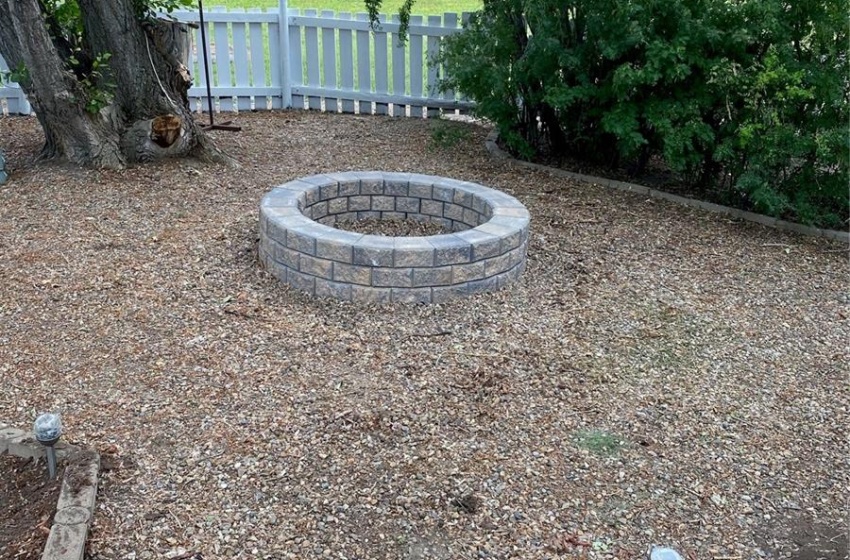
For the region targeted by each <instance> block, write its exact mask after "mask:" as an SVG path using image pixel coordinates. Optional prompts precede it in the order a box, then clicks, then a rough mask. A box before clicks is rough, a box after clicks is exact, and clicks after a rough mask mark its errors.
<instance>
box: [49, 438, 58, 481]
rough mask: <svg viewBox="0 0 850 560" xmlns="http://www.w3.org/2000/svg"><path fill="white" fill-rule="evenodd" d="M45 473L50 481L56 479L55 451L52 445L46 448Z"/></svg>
mask: <svg viewBox="0 0 850 560" xmlns="http://www.w3.org/2000/svg"><path fill="white" fill-rule="evenodd" d="M47 472H48V473H49V474H50V479H51V480H52V479H54V478H56V450H55V449H53V446H52V445H48V446H47Z"/></svg>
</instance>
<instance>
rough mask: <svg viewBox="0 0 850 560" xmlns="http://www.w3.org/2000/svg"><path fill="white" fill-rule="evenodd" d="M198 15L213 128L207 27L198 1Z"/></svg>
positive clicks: (202, 8) (200, 3) (201, 6)
mask: <svg viewBox="0 0 850 560" xmlns="http://www.w3.org/2000/svg"><path fill="white" fill-rule="evenodd" d="M198 15H199V16H200V19H201V42H202V43H203V44H204V45H203V51H204V76H205V77H206V81H207V104H208V105H207V106H208V107H209V110H210V126H215V123H214V121H213V102H212V90H211V89H210V64H209V55H208V54H207V26H206V24H205V23H204V3H203V1H202V0H198Z"/></svg>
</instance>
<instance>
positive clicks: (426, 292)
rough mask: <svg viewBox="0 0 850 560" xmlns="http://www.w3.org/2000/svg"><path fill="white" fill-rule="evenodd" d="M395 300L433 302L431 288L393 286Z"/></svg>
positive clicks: (398, 301)
mask: <svg viewBox="0 0 850 560" xmlns="http://www.w3.org/2000/svg"><path fill="white" fill-rule="evenodd" d="M392 291H393V295H392V298H393V302H397V303H431V288H393V289H392Z"/></svg>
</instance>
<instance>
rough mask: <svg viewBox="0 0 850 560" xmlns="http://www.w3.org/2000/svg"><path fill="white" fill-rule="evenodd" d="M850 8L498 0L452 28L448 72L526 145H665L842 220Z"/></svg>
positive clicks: (768, 209) (713, 183) (538, 150)
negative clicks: (460, 30) (462, 26)
mask: <svg viewBox="0 0 850 560" xmlns="http://www.w3.org/2000/svg"><path fill="white" fill-rule="evenodd" d="M844 23H846V6H844V5H843V3H842V2H840V1H839V0H801V1H800V2H797V3H795V4H794V5H793V6H790V7H789V5H788V4H787V3H786V2H781V1H780V0H740V1H739V2H734V3H733V2H727V1H726V0H669V1H665V2H659V1H657V0H632V1H628V2H627V1H624V0H566V1H565V0H487V1H485V3H484V9H483V10H482V11H481V12H479V13H477V14H476V15H475V16H474V17H473V18H472V20H471V21H470V22H469V24H468V25H467V26H466V28H465V30H464V32H463V33H461V34H459V35H456V36H453V37H450V38H448V39H447V40H446V42H445V45H444V49H443V51H442V53H441V56H440V62H441V63H442V64H443V65H444V66H445V68H446V70H447V76H448V77H447V78H446V79H445V80H444V82H443V88H444V89H453V90H457V91H461V92H462V93H464V94H466V95H467V96H469V97H470V98H472V99H473V100H475V101H476V103H477V107H476V110H477V112H478V113H479V114H481V115H482V116H484V117H487V118H489V119H491V120H493V121H494V122H495V123H496V125H497V127H498V129H499V132H500V134H501V137H502V139H503V141H504V142H505V143H506V144H507V145H508V146H509V147H510V148H511V149H512V150H513V151H514V152H515V153H517V154H519V155H520V156H522V157H526V158H531V157H534V156H535V155H541V154H545V155H549V156H555V157H559V156H564V155H567V154H569V155H570V156H571V157H578V158H583V159H586V160H590V161H594V162H596V163H600V164H604V165H611V166H625V167H627V168H628V169H630V170H631V171H632V172H633V173H635V174H638V175H639V174H640V173H641V172H643V171H644V170H645V169H646V166H647V164H648V163H649V161H650V160H652V159H653V158H661V159H662V160H663V161H664V162H665V163H666V165H667V166H668V167H669V168H671V169H672V170H674V171H675V172H677V173H678V174H679V176H680V177H681V178H682V179H683V180H684V181H685V182H687V183H689V184H690V185H691V186H692V188H693V189H695V190H697V191H700V192H702V194H703V195H704V196H707V197H709V198H714V199H717V200H720V201H722V202H726V203H731V204H736V205H738V206H741V207H743V208H746V209H752V210H755V211H758V212H763V213H767V214H770V215H773V216H777V217H782V218H786V219H795V220H799V221H802V222H806V223H816V224H819V225H823V226H828V227H840V226H841V224H842V222H843V221H845V220H847V219H848V196H847V185H848V183H847V179H848V148H850V140H848V138H850V132H848V126H847V124H848V118H850V111H849V110H848V98H849V97H850V96H849V95H848V90H850V79H848V78H847V76H848V57H847V49H846V46H847V43H848V33H847V28H846V25H844Z"/></svg>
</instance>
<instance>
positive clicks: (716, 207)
mask: <svg viewBox="0 0 850 560" xmlns="http://www.w3.org/2000/svg"><path fill="white" fill-rule="evenodd" d="M498 140H499V133H498V132H496V131H493V132H491V133H490V134H489V135H488V136H487V140H486V141H485V146H486V148H487V151H488V152H490V155H492V156H493V157H494V158H496V159H500V160H506V161H510V162H511V163H515V164H517V165H520V166H522V167H527V168H528V169H536V170H538V171H546V172H547V173H551V174H552V175H555V176H556V177H565V178H567V179H574V180H576V181H582V182H585V183H593V184H596V185H602V186H604V187H609V188H612V189H617V190H620V191H626V192H633V193H637V194H642V195H646V196H649V197H650V198H656V199H659V200H666V201H668V202H675V203H676V204H681V205H682V206H688V207H691V208H699V209H700V210H706V211H708V212H714V213H717V214H726V215H728V216H731V217H733V218H737V219H740V220H745V221H748V222H754V223H757V224H761V225H764V226H768V227H772V228H774V229H778V230H781V231H790V232H793V233H799V234H802V235H808V236H812V237H825V238H827V239H834V240H836V241H842V242H844V243H850V232H846V231H837V230H834V229H821V228H816V227H811V226H806V225H803V224H798V223H794V222H787V221H785V220H780V219H778V218H773V217H771V216H766V215H764V214H756V213H755V212H747V211H746V210H740V209H738V208H732V207H730V206H723V205H722V204H714V203H713V202H705V201H704V200H698V199H696V198H687V197H684V196H679V195H675V194H670V193H666V192H663V191H657V190H655V189H650V188H649V187H645V186H643V185H638V184H636V183H628V182H625V181H617V180H615V179H606V178H605V177H595V176H593V175H584V174H583V173H574V172H572V171H566V170H564V169H557V168H554V167H549V166H546V165H541V164H539V163H531V162H530V161H522V160H520V159H516V158H515V157H513V156H512V155H510V154H509V153H507V152H505V151H504V150H502V149H501V148H500V147H499V145H498V143H497V142H498Z"/></svg>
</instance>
